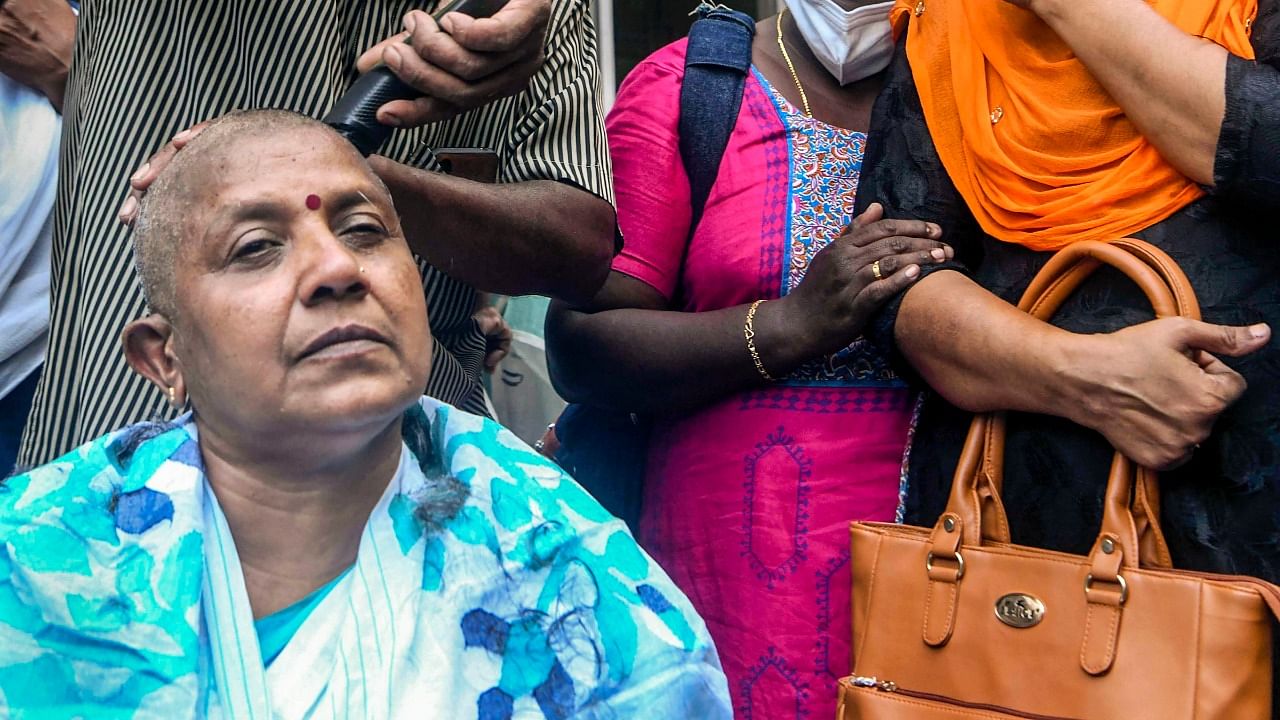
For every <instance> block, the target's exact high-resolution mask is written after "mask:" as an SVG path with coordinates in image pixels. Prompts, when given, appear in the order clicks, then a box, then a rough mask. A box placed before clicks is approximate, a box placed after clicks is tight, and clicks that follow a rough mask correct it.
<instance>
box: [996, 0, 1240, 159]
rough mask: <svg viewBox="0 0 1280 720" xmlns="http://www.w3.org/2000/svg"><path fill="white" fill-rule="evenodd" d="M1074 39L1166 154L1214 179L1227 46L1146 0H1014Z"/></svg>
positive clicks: (1081, 54) (1095, 71)
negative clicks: (1188, 28)
mask: <svg viewBox="0 0 1280 720" xmlns="http://www.w3.org/2000/svg"><path fill="white" fill-rule="evenodd" d="M1008 1H1009V2H1012V3H1013V4H1015V5H1019V6H1021V7H1025V8H1028V9H1030V10H1031V11H1033V12H1035V13H1036V14H1037V15H1039V16H1040V17H1041V18H1042V19H1043V20H1044V21H1045V22H1046V23H1047V24H1048V25H1049V26H1050V27H1051V28H1053V30H1054V31H1055V32H1056V33H1057V34H1058V35H1059V37H1061V38H1062V39H1063V40H1064V41H1066V43H1067V45H1069V46H1070V47H1071V49H1072V50H1073V51H1074V52H1075V54H1076V55H1077V56H1078V57H1079V58H1080V60H1081V62H1083V63H1084V65H1085V67H1087V68H1088V69H1089V72H1091V73H1092V74H1093V76H1094V77H1095V78H1097V79H1098V82H1099V83H1101V84H1102V87H1103V88H1105V89H1106V91H1107V92H1108V93H1109V94H1110V95H1111V97H1112V98H1114V99H1115V101H1116V102H1117V103H1118V104H1119V105H1120V107H1121V108H1122V109H1123V110H1124V112H1125V115H1127V116H1128V117H1129V119H1130V120H1132V121H1133V123H1134V125H1136V126H1137V128H1138V130H1139V131H1141V132H1142V134H1143V135H1144V136H1145V137H1146V138H1147V139H1148V140H1150V141H1151V144H1152V145H1154V146H1155V147H1156V149H1157V150H1159V151H1160V154H1161V155H1163V156H1164V158H1165V159H1166V160H1168V161H1169V163H1170V164H1171V165H1173V166H1174V167H1175V168H1177V169H1178V170H1179V171H1180V172H1182V173H1183V174H1184V175H1186V176H1187V177H1189V178H1191V179H1192V180H1194V181H1196V182H1198V183H1201V184H1203V185H1212V184H1213V182H1214V176H1213V163H1214V152H1215V150H1216V148H1217V145H1218V132H1219V130H1220V128H1221V127H1222V118H1223V113H1224V110H1225V106H1226V99H1225V98H1226V95H1225V91H1224V87H1225V84H1226V66H1227V51H1226V50H1225V49H1224V48H1223V47H1222V46H1220V45H1217V44H1216V43H1213V42H1210V41H1208V40H1204V39H1202V38H1198V37H1193V36H1191V35H1188V34H1187V33H1185V32H1183V31H1182V30H1180V29H1178V28H1177V27H1176V26H1175V25H1173V23H1170V22H1169V21H1168V20H1166V19H1164V18H1163V17H1162V16H1161V15H1160V14H1159V13H1157V12H1156V11H1155V10H1154V9H1152V8H1151V7H1150V6H1149V5H1148V4H1147V3H1145V2H1143V1H1142V0H1008Z"/></svg>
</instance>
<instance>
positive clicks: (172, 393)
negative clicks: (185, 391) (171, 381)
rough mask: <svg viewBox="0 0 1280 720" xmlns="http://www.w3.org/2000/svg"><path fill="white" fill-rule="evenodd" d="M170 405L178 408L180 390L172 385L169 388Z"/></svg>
mask: <svg viewBox="0 0 1280 720" xmlns="http://www.w3.org/2000/svg"><path fill="white" fill-rule="evenodd" d="M169 404H170V405H172V406H174V407H175V408H176V407H178V390H177V389H176V388H174V387H173V386H172V385H170V386H169Z"/></svg>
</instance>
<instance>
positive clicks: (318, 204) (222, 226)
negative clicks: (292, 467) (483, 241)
mask: <svg viewBox="0 0 1280 720" xmlns="http://www.w3.org/2000/svg"><path fill="white" fill-rule="evenodd" d="M234 152H235V157H230V158H226V159H223V160H220V161H218V163H217V165H218V167H217V168H216V172H214V173H210V175H212V176H213V178H212V179H208V180H204V181H203V182H202V183H201V185H203V191H202V192H199V193H198V194H199V195H200V196H201V198H202V200H200V201H198V202H197V203H195V208H194V212H193V213H192V216H191V217H190V218H189V219H188V222H187V224H186V228H187V232H188V234H187V238H186V240H185V242H184V244H183V247H182V249H181V250H180V252H179V255H178V269H177V274H176V276H175V296H176V298H175V306H176V312H175V314H176V315H177V317H176V318H174V322H173V325H174V333H173V337H172V343H173V353H174V355H176V357H177V359H178V362H179V364H180V366H181V373H182V379H183V381H184V382H185V384H186V387H187V391H188V394H189V396H190V398H191V401H192V404H193V406H194V407H195V409H196V412H197V415H198V416H199V417H200V418H201V419H202V420H203V421H204V422H206V423H217V424H218V426H219V427H224V428H228V427H229V428H241V429H247V428H258V429H264V428H273V429H279V430H286V429H290V428H297V429H304V430H320V431H325V430H335V431H341V430H343V429H348V428H356V427H361V426H366V425H369V424H377V423H382V422H386V421H390V420H393V419H394V418H395V417H398V416H399V414H400V413H402V412H403V411H404V409H405V408H406V407H408V406H409V405H410V404H411V403H412V402H413V401H414V400H416V399H417V398H418V397H419V396H420V395H421V394H422V392H423V390H424V388H425V387H426V381H427V375H428V373H429V371H430V368H431V336H430V331H429V330H428V327H427V309H426V303H425V301H424V299H423V293H422V286H421V281H420V279H419V275H418V271H417V267H416V265H415V264H414V261H413V258H412V256H411V254H410V252H409V248H408V246H407V245H406V244H405V240H404V237H403V235H402V233H401V230H400V224H399V220H398V218H397V216H396V213H395V210H394V208H393V207H392V205H391V200H390V198H389V197H388V195H387V194H386V192H385V190H384V189H383V188H382V187H381V186H380V185H379V184H378V183H377V182H376V181H375V180H374V178H373V176H372V173H371V171H370V170H369V169H368V167H367V166H366V165H365V164H364V163H363V161H361V160H360V158H359V157H358V155H356V154H355V153H354V151H353V150H351V149H350V148H348V147H344V144H342V143H341V141H339V140H338V139H336V138H334V137H332V136H330V135H327V134H325V133H324V132H321V131H318V130H304V131H299V132H293V133H288V134H286V136H281V137H277V138H271V139H260V140H248V141H245V142H243V143H237V147H236V149H235V151H234Z"/></svg>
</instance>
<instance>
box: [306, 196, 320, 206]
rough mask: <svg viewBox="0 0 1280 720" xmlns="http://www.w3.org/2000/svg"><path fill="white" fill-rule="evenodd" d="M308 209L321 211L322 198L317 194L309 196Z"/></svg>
mask: <svg viewBox="0 0 1280 720" xmlns="http://www.w3.org/2000/svg"><path fill="white" fill-rule="evenodd" d="M307 209H308V210H319V209H320V196H319V195H316V194H314V193H312V194H311V195H308V196H307Z"/></svg>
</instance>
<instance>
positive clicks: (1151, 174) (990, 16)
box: [890, 0, 1257, 250]
mask: <svg viewBox="0 0 1280 720" xmlns="http://www.w3.org/2000/svg"><path fill="white" fill-rule="evenodd" d="M1147 2H1148V3H1149V4H1150V5H1152V7H1153V8H1154V9H1155V10H1156V11H1157V12H1158V13H1160V14H1161V15H1162V16H1164V17H1165V18H1166V19H1168V20H1169V21H1170V22H1172V23H1174V24H1175V25H1177V26H1178V27H1179V28H1180V29H1182V30H1183V31H1184V32H1187V33H1189V34H1191V35H1197V36H1201V37H1204V38H1206V39H1209V40H1212V41H1214V42H1216V43H1218V44H1220V45H1222V46H1223V47H1225V48H1226V49H1227V50H1228V51H1230V52H1232V53H1234V54H1236V55H1239V56H1241V57H1244V58H1248V59H1252V58H1253V57H1254V54H1253V46H1252V45H1250V43H1249V23H1250V22H1251V21H1252V18H1253V17H1254V15H1255V14H1256V13H1257V0H1147ZM890 18H891V19H892V21H893V26H894V31H895V32H896V33H898V34H899V35H900V34H901V32H902V29H903V25H904V24H907V58H908V59H909V60H910V63H911V72H912V75H913V77H914V78H915V82H916V87H917V89H918V90H919V93H920V101H921V104H922V106H923V109H924V115H925V120H926V122H927V124H928V126H929V134H930V136H932V138H933V141H934V144H935V145H936V146H937V148H938V155H939V156H940V157H941V159H942V164H943V165H944V166H945V167H946V170H947V174H948V175H949V176H950V177H951V180H952V182H953V183H955V186H956V188H957V189H958V190H959V191H960V194H961V195H962V196H963V197H964V199H965V201H966V202H967V204H968V206H969V209H970V211H971V212H972V213H973V214H974V217H975V218H976V219H977V220H978V223H979V224H980V225H981V226H982V229H983V230H985V231H986V232H987V233H988V234H990V235H992V236H993V237H995V238H997V239H999V240H1003V241H1006V242H1012V243H1018V244H1021V245H1026V246H1027V247H1030V248H1034V249H1036V250H1056V249H1059V248H1061V247H1063V246H1064V245H1067V244H1069V243H1071V242H1073V241H1076V240H1109V239H1114V238H1117V237H1124V236H1126V235H1129V234H1132V233H1134V232H1136V231H1138V230H1142V229H1143V228H1146V227H1148V226H1150V225H1152V224H1154V223H1156V222H1159V221H1161V220H1163V219H1165V218H1167V217H1169V216H1170V215H1172V214H1173V213H1174V212H1177V211H1178V210H1179V209H1181V208H1183V207H1185V206H1186V205H1187V204H1188V203H1190V202H1192V201H1193V200H1195V199H1196V198H1199V197H1200V196H1201V195H1203V193H1204V191H1203V190H1202V189H1201V188H1200V186H1198V185H1197V184H1196V183H1194V182H1192V181H1191V180H1190V179H1188V178H1187V177H1186V176H1184V175H1182V174H1181V173H1179V172H1178V171H1177V170H1175V169H1174V168H1173V167H1172V166H1171V165H1169V164H1168V163H1167V162H1165V160H1164V158H1163V157H1161V156H1160V153H1159V152H1158V151H1157V150H1156V149H1155V147H1154V146H1152V145H1151V143H1149V142H1147V140H1146V139H1145V138H1144V137H1143V136H1142V135H1141V134H1140V133H1139V132H1138V130H1137V128H1135V127H1134V126H1133V123H1131V122H1130V121H1129V119H1128V118H1127V117H1125V114H1124V112H1123V111H1122V110H1121V109H1120V108H1119V106H1117V105H1116V103H1115V101H1114V100H1112V99H1111V97H1110V96H1109V95H1108V94H1107V92H1106V91H1105V90H1103V89H1102V86H1101V85H1099V84H1098V82H1097V80H1095V79H1094V78H1093V76H1092V75H1091V74H1090V73H1089V71H1088V70H1086V69H1085V67H1084V64H1083V63H1081V62H1080V61H1079V60H1077V59H1076V57H1075V55H1074V54H1073V53H1072V51H1071V49H1070V48H1069V47H1067V44H1066V43H1065V42H1063V41H1062V39H1061V38H1059V37H1058V36H1057V35H1056V34H1055V33H1054V32H1053V30H1051V29H1050V28H1049V26H1048V25H1046V24H1045V23H1044V22H1043V21H1042V20H1040V18H1038V17H1037V16H1036V15H1035V14H1034V13H1032V12H1031V11H1028V10H1024V9H1022V8H1019V7H1016V6H1014V5H1010V4H1009V3H1007V2H1005V1H1004V0H920V1H919V2H917V0H897V3H896V4H895V5H894V7H893V10H892V11H891V13H890ZM908 18H909V19H910V23H909V24H908V23H907V20H908Z"/></svg>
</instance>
